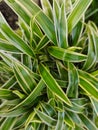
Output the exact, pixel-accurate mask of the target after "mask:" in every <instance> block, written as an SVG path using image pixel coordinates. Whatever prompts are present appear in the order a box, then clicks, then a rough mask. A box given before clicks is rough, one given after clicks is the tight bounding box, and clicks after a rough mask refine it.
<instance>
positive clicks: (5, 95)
mask: <svg viewBox="0 0 98 130" xmlns="http://www.w3.org/2000/svg"><path fill="white" fill-rule="evenodd" d="M12 97H13V99H14V98H16V96H15V94H13V92H12V91H11V90H8V89H2V88H0V99H6V100H12Z"/></svg>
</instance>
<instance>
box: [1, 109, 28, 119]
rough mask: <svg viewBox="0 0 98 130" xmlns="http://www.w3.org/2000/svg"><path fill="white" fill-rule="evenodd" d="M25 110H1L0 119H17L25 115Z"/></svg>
mask: <svg viewBox="0 0 98 130" xmlns="http://www.w3.org/2000/svg"><path fill="white" fill-rule="evenodd" d="M27 111H28V110H27V108H23V107H20V108H17V109H16V110H13V111H10V112H9V111H5V110H3V111H2V110H1V111H0V116H1V117H19V116H21V115H23V114H25V113H26V112H27Z"/></svg>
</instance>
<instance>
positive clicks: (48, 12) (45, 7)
mask: <svg viewBox="0 0 98 130" xmlns="http://www.w3.org/2000/svg"><path fill="white" fill-rule="evenodd" d="M41 5H42V8H43V12H44V13H45V14H46V15H47V16H48V17H49V18H50V19H53V14H52V7H51V4H50V2H49V1H48V0H41Z"/></svg>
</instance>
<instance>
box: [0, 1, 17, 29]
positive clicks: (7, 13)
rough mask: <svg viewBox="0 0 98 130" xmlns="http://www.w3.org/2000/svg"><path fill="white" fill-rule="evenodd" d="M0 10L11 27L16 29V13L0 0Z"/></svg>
mask: <svg viewBox="0 0 98 130" xmlns="http://www.w3.org/2000/svg"><path fill="white" fill-rule="evenodd" d="M0 11H1V12H2V14H3V15H4V17H5V19H6V20H7V22H8V24H9V25H10V26H11V28H12V29H14V30H15V29H17V28H18V25H17V24H16V22H17V21H18V17H17V15H16V14H15V13H14V12H13V11H12V9H11V8H10V7H9V6H8V5H7V4H6V3H5V2H3V1H2V2H0Z"/></svg>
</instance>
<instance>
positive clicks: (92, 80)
mask: <svg viewBox="0 0 98 130" xmlns="http://www.w3.org/2000/svg"><path fill="white" fill-rule="evenodd" d="M78 73H79V76H81V77H83V78H85V79H86V80H88V81H89V82H90V83H91V84H92V85H93V86H94V87H95V88H96V89H98V80H97V78H96V77H94V76H93V75H92V74H90V73H87V72H85V71H82V70H78Z"/></svg>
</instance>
